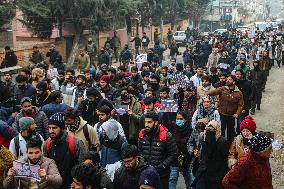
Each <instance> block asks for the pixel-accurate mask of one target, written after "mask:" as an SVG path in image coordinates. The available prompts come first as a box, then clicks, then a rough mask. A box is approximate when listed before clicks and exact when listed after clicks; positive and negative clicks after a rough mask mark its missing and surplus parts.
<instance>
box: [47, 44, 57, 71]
mask: <svg viewBox="0 0 284 189" xmlns="http://www.w3.org/2000/svg"><path fill="white" fill-rule="evenodd" d="M59 54H60V53H59V51H58V50H56V49H55V45H54V44H51V45H50V49H49V51H48V52H47V53H46V57H48V58H49V63H50V64H51V65H52V66H53V64H54V63H55V62H56V59H57V57H58V55H59Z"/></svg>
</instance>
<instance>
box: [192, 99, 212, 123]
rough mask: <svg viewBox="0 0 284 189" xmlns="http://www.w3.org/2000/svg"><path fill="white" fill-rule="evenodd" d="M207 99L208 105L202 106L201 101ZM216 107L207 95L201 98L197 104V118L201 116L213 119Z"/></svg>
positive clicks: (209, 119)
mask: <svg viewBox="0 0 284 189" xmlns="http://www.w3.org/2000/svg"><path fill="white" fill-rule="evenodd" d="M206 99H208V100H209V101H210V107H209V108H207V109H206V108H205V107H204V106H203V102H204V101H205V100H206ZM215 110H216V108H215V106H214V104H213V103H212V102H211V100H210V98H209V97H208V96H205V97H203V98H202V101H201V102H200V103H199V105H198V111H197V117H196V118H197V120H198V119H201V118H206V119H207V120H208V121H211V120H214V112H215Z"/></svg>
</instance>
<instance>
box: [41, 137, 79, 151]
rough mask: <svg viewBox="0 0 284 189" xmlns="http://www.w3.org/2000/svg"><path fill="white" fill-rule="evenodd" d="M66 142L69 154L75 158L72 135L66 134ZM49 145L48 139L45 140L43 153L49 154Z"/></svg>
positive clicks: (50, 142) (49, 140)
mask: <svg viewBox="0 0 284 189" xmlns="http://www.w3.org/2000/svg"><path fill="white" fill-rule="evenodd" d="M67 142H68V148H69V152H70V153H71V154H72V155H73V156H75V155H76V151H75V136H74V135H73V134H70V133H68V135H67ZM51 144H52V140H51V138H50V137H49V138H48V139H47V140H46V143H45V151H46V153H47V154H48V153H49V152H50V148H51Z"/></svg>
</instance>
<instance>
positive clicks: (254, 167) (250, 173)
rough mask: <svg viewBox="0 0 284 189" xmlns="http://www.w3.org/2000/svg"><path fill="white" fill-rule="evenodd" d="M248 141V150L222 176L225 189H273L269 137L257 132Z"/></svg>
mask: <svg viewBox="0 0 284 189" xmlns="http://www.w3.org/2000/svg"><path fill="white" fill-rule="evenodd" d="M249 143H250V152H248V154H247V155H246V156H244V157H243V158H241V159H239V160H238V161H237V163H236V164H235V165H234V166H233V168H232V169H231V170H230V171H229V172H228V173H227V174H226V175H225V177H224V178H223V186H224V188H225V189H232V188H239V189H247V188H257V189H273V186H272V175H271V168H270V163H269V158H270V155H271V153H272V141H271V139H270V138H269V137H267V136H265V135H262V134H257V135H255V136H253V138H252V139H251V140H249Z"/></svg>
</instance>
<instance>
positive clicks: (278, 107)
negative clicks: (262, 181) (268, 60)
mask: <svg viewBox="0 0 284 189" xmlns="http://www.w3.org/2000/svg"><path fill="white" fill-rule="evenodd" d="M283 81H284V68H283V67H282V68H280V69H278V68H272V70H271V71H270V76H269V78H268V81H267V84H266V89H265V92H264V93H263V98H262V104H261V110H260V111H258V110H256V114H255V115H254V116H253V117H254V119H255V120H256V124H257V130H258V131H270V132H272V133H274V134H275V139H278V140H283V139H284V82H283ZM270 163H271V169H272V177H273V186H274V189H284V172H283V171H284V149H282V150H280V151H277V152H274V153H273V154H272V157H271V159H270Z"/></svg>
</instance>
